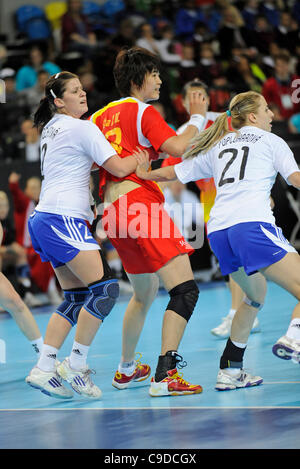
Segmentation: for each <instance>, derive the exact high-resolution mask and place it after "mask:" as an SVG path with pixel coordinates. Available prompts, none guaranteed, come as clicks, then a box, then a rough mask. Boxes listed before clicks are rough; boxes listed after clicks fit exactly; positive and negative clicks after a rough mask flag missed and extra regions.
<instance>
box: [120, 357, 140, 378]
mask: <svg viewBox="0 0 300 469" xmlns="http://www.w3.org/2000/svg"><path fill="white" fill-rule="evenodd" d="M135 367H136V364H135V360H131V361H130V362H122V361H121V363H120V364H119V366H118V371H119V373H122V374H124V375H126V376H131V375H132V374H133V372H134V370H135Z"/></svg>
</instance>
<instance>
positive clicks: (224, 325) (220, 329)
mask: <svg viewBox="0 0 300 469" xmlns="http://www.w3.org/2000/svg"><path fill="white" fill-rule="evenodd" d="M232 319H233V318H232V317H230V316H225V318H222V322H221V324H220V325H219V326H217V327H215V328H214V329H211V331H210V332H211V333H212V334H213V335H215V336H217V337H220V338H222V339H227V338H228V337H229V336H230V331H231V324H232ZM255 332H260V327H259V321H258V319H257V317H256V318H255V319H254V323H253V327H252V330H251V334H253V333H255Z"/></svg>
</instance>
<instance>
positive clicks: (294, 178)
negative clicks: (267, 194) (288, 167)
mask: <svg viewBox="0 0 300 469" xmlns="http://www.w3.org/2000/svg"><path fill="white" fill-rule="evenodd" d="M288 181H289V183H290V184H292V186H294V187H296V189H300V171H297V172H295V173H292V174H291V175H290V176H289V177H288Z"/></svg>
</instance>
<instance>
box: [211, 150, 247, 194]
mask: <svg viewBox="0 0 300 469" xmlns="http://www.w3.org/2000/svg"><path fill="white" fill-rule="evenodd" d="M242 150H243V152H244V154H243V158H242V162H241V167H240V174H239V181H241V180H242V179H244V177H245V170H246V165H247V160H248V155H249V147H242ZM225 153H232V157H231V158H230V160H229V161H228V162H227V163H226V165H225V168H224V169H223V171H222V174H221V177H220V180H219V183H218V186H219V187H221V186H224V184H230V183H232V182H234V181H235V178H234V177H227V178H225V174H226V173H227V171H228V169H229V168H230V166H231V165H232V163H233V162H234V161H235V159H236V157H237V156H238V150H237V149H236V148H227V149H226V150H223V151H221V153H219V158H222V157H223V156H224V155H225Z"/></svg>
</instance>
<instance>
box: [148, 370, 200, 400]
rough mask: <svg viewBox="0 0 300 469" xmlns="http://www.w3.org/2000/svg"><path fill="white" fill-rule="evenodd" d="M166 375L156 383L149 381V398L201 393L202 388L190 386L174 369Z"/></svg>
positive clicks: (196, 385) (194, 385)
mask: <svg viewBox="0 0 300 469" xmlns="http://www.w3.org/2000/svg"><path fill="white" fill-rule="evenodd" d="M167 373H168V376H167V377H166V378H164V379H163V380H162V381H159V382H158V383H157V382H156V381H155V379H154V378H152V379H151V384H150V389H149V394H150V396H152V397H157V396H183V395H188V394H200V393H201V392H202V387H201V386H200V385H199V384H190V383H188V382H187V381H185V380H184V379H183V377H182V376H181V375H180V374H179V373H178V371H177V369H176V368H175V369H174V370H169V371H168V372H167Z"/></svg>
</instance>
